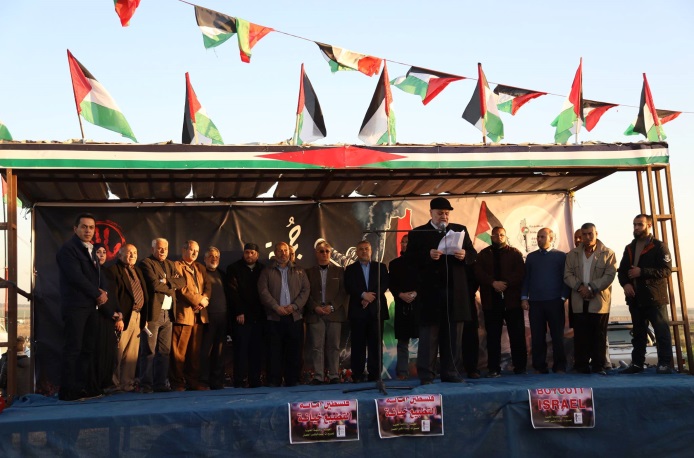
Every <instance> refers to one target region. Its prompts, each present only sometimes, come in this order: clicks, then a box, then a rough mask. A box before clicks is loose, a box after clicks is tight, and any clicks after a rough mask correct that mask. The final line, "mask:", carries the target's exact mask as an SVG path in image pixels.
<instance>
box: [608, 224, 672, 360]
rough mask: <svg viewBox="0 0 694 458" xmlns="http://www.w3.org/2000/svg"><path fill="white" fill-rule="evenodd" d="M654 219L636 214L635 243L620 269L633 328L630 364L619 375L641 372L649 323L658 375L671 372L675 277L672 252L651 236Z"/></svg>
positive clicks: (619, 274)
mask: <svg viewBox="0 0 694 458" xmlns="http://www.w3.org/2000/svg"><path fill="white" fill-rule="evenodd" d="M651 227H653V217H652V216H651V215H644V214H640V215H636V218H634V240H633V241H632V242H631V243H630V244H629V245H627V246H626V248H625V249H624V254H623V255H622V261H621V262H620V263H619V269H618V270H617V273H618V279H619V284H620V285H622V288H624V295H625V296H626V300H627V305H629V313H631V322H632V323H633V325H634V328H633V337H634V338H633V340H632V342H633V345H634V348H633V349H632V351H631V365H630V366H629V367H627V368H625V369H622V370H621V371H620V374H636V373H639V372H642V371H643V369H644V363H645V362H646V335H647V332H648V323H649V322H650V323H651V325H653V331H654V332H655V341H656V345H657V348H658V367H657V369H656V373H658V374H671V373H672V340H671V339H672V337H671V335H670V325H669V324H668V313H667V307H666V306H667V304H668V303H669V300H668V278H669V277H670V275H671V274H672V258H671V257H670V250H668V247H667V245H665V244H664V243H663V242H661V241H660V240H657V239H656V238H655V237H653V235H651Z"/></svg>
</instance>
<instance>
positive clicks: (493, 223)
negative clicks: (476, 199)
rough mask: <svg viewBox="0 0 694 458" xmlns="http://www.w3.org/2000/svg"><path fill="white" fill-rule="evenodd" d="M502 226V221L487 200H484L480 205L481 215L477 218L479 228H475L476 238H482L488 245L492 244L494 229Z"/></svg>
mask: <svg viewBox="0 0 694 458" xmlns="http://www.w3.org/2000/svg"><path fill="white" fill-rule="evenodd" d="M497 226H498V227H502V226H503V224H501V221H499V219H498V218H497V217H496V216H494V213H492V211H491V210H489V208H488V207H487V202H485V201H484V200H483V201H482V205H480V216H479V218H478V219H477V229H475V238H476V239H480V240H482V241H483V242H484V243H486V244H487V245H491V244H492V229H494V228H495V227H497Z"/></svg>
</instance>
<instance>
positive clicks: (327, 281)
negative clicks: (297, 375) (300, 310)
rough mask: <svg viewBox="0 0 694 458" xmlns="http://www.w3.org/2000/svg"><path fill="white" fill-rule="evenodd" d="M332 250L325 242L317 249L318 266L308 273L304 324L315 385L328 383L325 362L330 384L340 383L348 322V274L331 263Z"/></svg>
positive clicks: (312, 383) (312, 382) (319, 244)
mask: <svg viewBox="0 0 694 458" xmlns="http://www.w3.org/2000/svg"><path fill="white" fill-rule="evenodd" d="M331 252H332V247H331V246H330V244H329V243H328V242H326V241H325V240H323V241H321V242H319V243H318V244H317V245H316V261H317V263H318V264H317V265H315V266H313V267H311V268H310V269H308V270H307V271H306V275H307V276H308V282H309V285H310V286H311V295H310V296H309V298H308V302H307V303H306V309H307V310H306V314H305V316H304V320H305V321H306V324H307V328H308V341H309V345H310V346H311V363H312V366H313V371H314V374H313V380H311V385H320V384H322V383H323V381H324V377H325V374H324V373H323V372H324V367H325V366H324V361H325V360H327V362H328V367H327V369H328V371H327V372H328V373H327V377H328V381H329V382H330V383H340V375H339V365H340V333H341V330H342V323H343V322H345V321H347V307H346V305H347V304H346V299H347V293H346V292H345V271H344V269H343V268H342V267H340V266H336V265H334V264H332V263H331V262H330V253H331Z"/></svg>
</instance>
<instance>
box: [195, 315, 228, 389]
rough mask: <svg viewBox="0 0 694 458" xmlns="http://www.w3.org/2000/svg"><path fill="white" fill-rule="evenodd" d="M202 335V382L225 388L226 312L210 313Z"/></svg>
mask: <svg viewBox="0 0 694 458" xmlns="http://www.w3.org/2000/svg"><path fill="white" fill-rule="evenodd" d="M209 320H210V322H209V323H207V324H206V325H205V330H204V332H203V335H202V349H201V352H202V354H204V355H206V358H203V359H202V363H203V364H204V365H201V367H200V370H201V373H200V382H201V383H202V384H207V385H209V386H210V388H213V389H221V388H224V343H225V342H226V340H227V315H226V313H221V314H211V313H210V315H209Z"/></svg>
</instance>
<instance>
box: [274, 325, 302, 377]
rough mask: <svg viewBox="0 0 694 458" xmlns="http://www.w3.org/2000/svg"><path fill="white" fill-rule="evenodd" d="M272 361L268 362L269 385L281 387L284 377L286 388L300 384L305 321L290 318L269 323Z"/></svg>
mask: <svg viewBox="0 0 694 458" xmlns="http://www.w3.org/2000/svg"><path fill="white" fill-rule="evenodd" d="M267 323H268V340H269V343H270V348H269V352H270V355H269V356H270V359H269V361H268V383H270V384H272V385H277V386H279V385H281V382H282V375H284V384H285V386H294V385H296V384H297V383H299V376H300V375H301V344H302V343H303V341H304V320H297V321H294V318H293V317H292V316H291V315H289V316H282V317H280V320H279V321H268V322H267Z"/></svg>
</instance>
